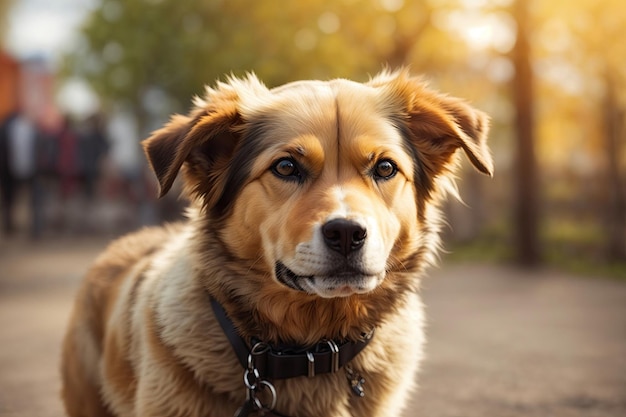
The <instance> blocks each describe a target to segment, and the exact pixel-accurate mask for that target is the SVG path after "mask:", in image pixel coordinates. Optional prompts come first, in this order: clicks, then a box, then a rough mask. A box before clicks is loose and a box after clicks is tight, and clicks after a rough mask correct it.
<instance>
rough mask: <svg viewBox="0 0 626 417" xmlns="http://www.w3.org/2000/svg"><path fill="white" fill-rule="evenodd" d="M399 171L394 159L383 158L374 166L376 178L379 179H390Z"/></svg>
mask: <svg viewBox="0 0 626 417" xmlns="http://www.w3.org/2000/svg"><path fill="white" fill-rule="evenodd" d="M397 172H398V167H397V166H396V164H394V163H393V161H391V160H389V159H383V160H381V161H378V163H376V167H374V178H376V179H378V180H388V179H390V178H392V177H393V176H394V175H396V173H397Z"/></svg>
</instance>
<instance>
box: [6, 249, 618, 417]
mask: <svg viewBox="0 0 626 417" xmlns="http://www.w3.org/2000/svg"><path fill="white" fill-rule="evenodd" d="M105 244H106V243H105V242H104V241H102V240H85V239H82V240H81V239H79V240H76V239H63V240H61V241H59V240H56V239H55V240H52V239H49V240H46V241H44V242H38V243H35V244H31V243H28V242H26V241H21V240H18V241H6V240H4V241H0V329H1V330H0V416H2V417H57V416H63V415H64V413H63V409H62V406H61V403H60V400H59V395H58V393H59V389H60V383H59V375H58V363H59V353H60V343H61V339H62V336H63V332H64V328H65V322H66V320H67V317H68V314H69V309H70V307H71V302H72V297H73V293H74V291H75V289H76V285H77V283H78V282H79V280H80V277H81V275H82V274H83V272H84V271H85V270H86V268H87V267H88V265H89V263H90V262H91V261H92V260H93V258H94V257H95V256H96V254H97V253H98V252H99V251H100V250H101V249H102V248H103V247H104V246H105ZM423 297H424V300H425V303H426V305H427V313H428V322H429V325H428V347H427V358H426V360H425V362H424V364H423V366H422V370H421V372H420V375H419V381H420V387H419V390H418V391H417V392H416V394H415V395H414V396H413V398H412V400H411V402H410V404H409V406H408V408H407V410H406V412H405V414H404V416H405V417H409V416H422V417H423V416H426V417H518V416H519V417H522V416H523V417H534V416H536V417H583V416H584V417H624V416H626V282H618V281H614V280H607V279H603V278H599V277H584V278H581V277H574V276H568V275H565V274H562V273H558V272H554V271H547V270H540V271H534V272H528V271H521V270H517V269H513V268H510V267H504V266H490V265H471V264H463V265H445V266H443V267H441V268H439V269H436V270H434V271H432V272H431V274H430V276H429V277H428V278H427V279H425V281H424V289H423ZM365 387H366V389H367V383H366V385H365Z"/></svg>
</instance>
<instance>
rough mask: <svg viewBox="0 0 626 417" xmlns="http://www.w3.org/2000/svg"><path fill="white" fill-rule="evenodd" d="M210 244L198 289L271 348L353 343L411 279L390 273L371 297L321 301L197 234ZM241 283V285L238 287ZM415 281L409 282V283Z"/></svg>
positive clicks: (389, 309) (388, 310)
mask: <svg viewBox="0 0 626 417" xmlns="http://www.w3.org/2000/svg"><path fill="white" fill-rule="evenodd" d="M197 239H201V240H202V242H203V244H204V245H208V246H210V250H211V253H213V254H214V255H215V254H216V253H219V256H215V257H212V258H210V259H207V260H206V261H204V260H200V261H201V262H203V263H210V265H206V266H207V267H206V268H204V270H205V271H214V272H211V274H212V275H206V276H202V277H201V280H202V285H203V287H204V288H205V289H206V291H207V292H208V293H209V295H210V296H211V297H213V298H215V299H216V300H217V301H218V302H219V303H220V304H221V305H222V306H223V308H224V310H225V311H226V312H227V314H228V316H229V317H230V318H231V319H232V321H233V323H234V324H235V326H236V327H237V329H238V330H239V332H240V334H241V336H242V337H243V338H244V339H247V340H250V339H251V338H253V337H257V338H260V339H262V340H263V341H265V342H267V343H272V344H287V345H300V346H308V345H312V344H315V343H317V342H318V341H320V340H324V339H327V340H357V339H359V338H360V337H362V335H363V334H366V333H369V332H371V331H372V330H373V329H374V328H376V327H377V326H378V325H379V324H380V323H381V322H382V321H384V320H385V317H387V316H388V315H389V314H392V313H393V312H395V310H396V309H397V308H398V305H401V304H403V302H402V299H403V298H404V296H405V295H406V294H407V293H408V292H414V291H416V290H417V288H414V287H412V285H414V283H415V281H416V280H415V279H408V278H407V277H406V274H411V275H413V274H417V273H418V272H403V273H399V272H389V273H388V274H387V277H386V278H385V280H384V281H383V283H381V285H380V286H379V287H378V288H376V289H375V290H374V291H373V292H372V293H369V294H353V295H351V296H348V297H338V298H321V297H319V296H316V295H308V294H305V293H302V292H297V291H294V290H292V289H290V288H287V287H285V286H283V285H282V284H280V283H278V282H277V281H275V280H273V279H272V278H271V274H272V271H271V269H270V268H269V267H267V268H264V265H263V263H262V262H261V261H256V262H252V261H247V260H243V259H238V258H237V257H236V256H234V255H233V254H232V253H229V252H228V251H227V249H226V248H225V245H224V244H223V242H220V239H219V235H218V234H217V233H215V232H214V231H212V232H209V233H207V231H206V230H205V234H204V235H202V236H197ZM242 281H245V285H242ZM412 283H413V284H412Z"/></svg>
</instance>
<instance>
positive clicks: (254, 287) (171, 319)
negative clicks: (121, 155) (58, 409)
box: [62, 69, 493, 417]
mask: <svg viewBox="0 0 626 417" xmlns="http://www.w3.org/2000/svg"><path fill="white" fill-rule="evenodd" d="M488 130H489V118H488V116H487V115H486V114H484V113H482V112H481V111H479V110H476V109H474V108H473V107H471V106H470V105H469V104H467V103H466V102H464V101H463V100H460V99H457V98H453V97H449V96H446V95H443V94H441V93H438V92H436V91H434V90H431V89H429V88H428V87H427V86H426V84H425V83H424V82H423V81H422V80H421V79H420V78H417V77H414V76H412V75H411V74H410V73H409V71H408V70H406V69H401V70H397V71H383V72H381V73H380V74H378V75H376V76H375V77H373V78H372V79H371V80H370V81H369V82H367V83H357V82H352V81H348V80H344V79H336V80H331V81H324V82H323V81H298V82H293V83H290V84H286V85H284V86H281V87H277V88H273V89H269V88H267V87H265V86H264V84H263V83H262V82H260V81H259V80H258V78H257V77H256V76H255V75H253V74H249V75H247V76H245V77H242V78H236V77H230V78H229V79H228V80H227V81H226V82H218V83H217V84H216V85H215V86H214V87H212V88H207V90H206V93H205V95H204V96H203V97H202V98H196V99H195V101H194V107H193V109H192V110H191V111H190V113H189V114H188V115H184V116H183V115H175V116H173V117H172V118H171V120H170V121H169V123H167V124H166V125H165V126H164V127H163V128H161V129H160V130H157V131H156V132H154V133H153V134H152V136H151V137H149V138H148V139H147V140H145V141H144V142H143V146H144V150H145V152H146V155H147V158H148V161H149V164H150V167H151V168H152V170H153V171H154V173H155V175H156V178H157V180H158V184H159V193H160V195H161V196H163V195H165V194H166V193H167V192H168V191H169V190H170V188H171V187H172V185H173V183H174V181H175V179H176V177H177V176H178V174H179V171H180V173H181V175H182V188H183V192H184V194H185V195H186V196H187V197H188V199H189V201H190V202H189V207H188V209H187V210H188V211H187V220H186V221H183V222H181V223H177V224H172V225H168V226H164V227H153V228H146V229H144V230H142V231H139V232H138V233H136V234H130V235H127V236H125V237H122V238H120V239H119V240H118V241H116V242H114V243H112V244H111V245H110V246H109V247H108V248H107V249H106V250H105V251H104V252H103V254H102V255H101V256H100V257H99V258H98V259H97V260H96V261H95V263H94V265H93V266H92V268H91V269H90V270H89V271H88V273H87V275H86V277H85V279H84V281H83V283H82V285H81V287H80V288H79V290H78V294H77V298H76V301H75V306H74V308H73V313H72V315H71V318H70V323H69V327H68V330H67V333H66V336H65V339H64V345H63V353H62V380H63V389H62V397H63V400H64V403H65V408H66V410H67V413H68V414H69V415H70V416H72V417H78V416H89V417H98V416H117V417H122V416H125V417H131V416H132V417H134V416H141V417H149V416H198V417H200V416H202V417H226V416H228V417H230V416H233V415H238V416H245V415H267V416H297V417H306V416H316V417H319V416H337V417H347V416H360V417H363V416H398V415H400V414H401V412H402V409H403V408H404V405H405V403H406V401H407V398H408V396H409V394H410V393H411V392H412V389H413V387H414V385H415V382H414V379H415V374H416V371H417V369H418V366H419V363H420V360H421V359H422V355H423V353H422V351H423V344H424V333H423V325H424V315H423V307H422V303H421V301H420V296H419V287H420V281H421V277H422V275H423V272H424V271H425V269H426V268H427V267H428V266H430V265H432V264H434V263H435V262H436V260H437V252H438V249H439V246H440V239H439V237H438V234H439V229H440V224H441V223H442V218H441V215H440V209H439V208H438V207H439V206H440V203H441V202H442V201H443V199H444V197H445V196H446V195H450V193H452V194H454V193H455V189H456V188H455V186H454V177H453V175H454V170H455V167H456V166H457V165H458V163H457V162H458V161H457V159H458V155H457V154H458V153H457V150H459V149H462V150H463V151H464V153H465V154H466V155H467V157H468V158H469V161H470V162H471V163H472V164H473V166H474V167H476V168H477V170H479V171H481V172H483V173H485V174H488V175H492V173H493V162H492V157H491V156H490V151H489V149H488V147H487V144H486V138H487V133H488Z"/></svg>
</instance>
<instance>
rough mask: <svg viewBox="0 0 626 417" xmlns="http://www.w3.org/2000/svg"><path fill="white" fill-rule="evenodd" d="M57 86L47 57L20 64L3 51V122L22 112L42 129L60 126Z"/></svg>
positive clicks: (0, 109) (0, 54) (0, 79)
mask: <svg viewBox="0 0 626 417" xmlns="http://www.w3.org/2000/svg"><path fill="white" fill-rule="evenodd" d="M54 84H55V74H54V72H53V71H52V69H51V68H50V65H49V64H48V62H47V61H46V60H45V59H44V58H43V57H37V56H35V57H32V58H29V59H26V60H22V61H20V60H17V59H16V58H14V57H12V56H11V55H9V54H8V53H6V52H4V51H0V91H1V92H2V93H1V94H0V119H3V118H4V117H6V116H7V115H8V114H9V113H11V112H13V111H15V110H21V111H23V112H25V113H27V114H29V115H30V116H31V117H32V118H33V119H34V120H35V121H36V122H37V123H38V124H40V125H43V126H50V125H54V124H56V123H58V122H59V121H60V118H61V114H60V111H59V109H58V106H57V105H56V102H55V91H54V87H55V85H54Z"/></svg>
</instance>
